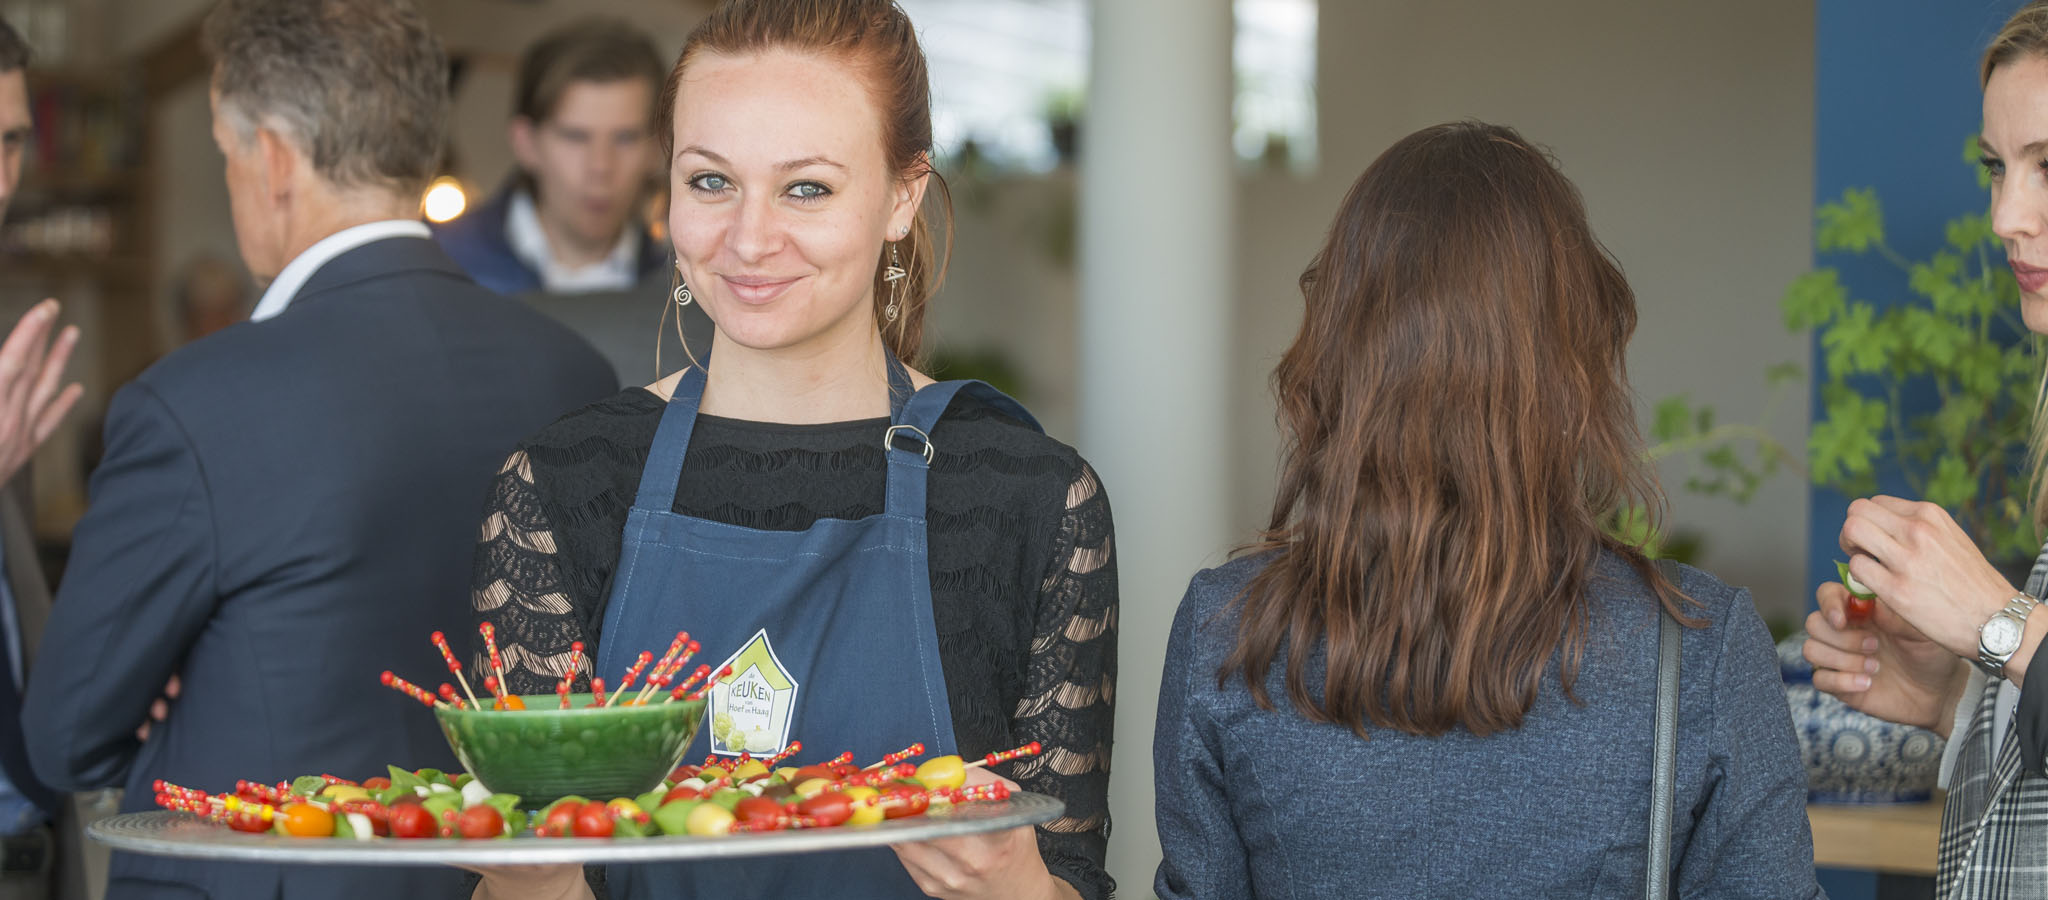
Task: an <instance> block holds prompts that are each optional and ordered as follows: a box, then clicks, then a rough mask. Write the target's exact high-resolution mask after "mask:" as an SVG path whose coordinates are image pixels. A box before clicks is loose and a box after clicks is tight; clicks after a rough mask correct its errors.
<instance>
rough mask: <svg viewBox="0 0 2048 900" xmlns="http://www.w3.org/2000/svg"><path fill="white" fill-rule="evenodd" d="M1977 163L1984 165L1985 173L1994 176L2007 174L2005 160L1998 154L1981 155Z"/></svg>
mask: <svg viewBox="0 0 2048 900" xmlns="http://www.w3.org/2000/svg"><path fill="white" fill-rule="evenodd" d="M1977 163H1978V164H1979V165H1981V166H1983V167H1984V173H1985V174H1987V175H1990V176H1991V177H1993V178H1999V177H2002V176H2004V175H2005V160H2002V159H1999V158H1998V157H1996V156H1985V157H1981V158H1979V159H1978V160H1977Z"/></svg>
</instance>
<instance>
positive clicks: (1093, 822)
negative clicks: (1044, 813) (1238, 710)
mask: <svg viewBox="0 0 2048 900" xmlns="http://www.w3.org/2000/svg"><path fill="white" fill-rule="evenodd" d="M1115 546H1116V542H1115V535H1114V533H1113V528H1112V525H1111V523H1110V515H1109V497H1108V496H1107V495H1106V494H1105V493H1104V492H1103V489H1102V483H1101V481H1099V480H1097V478H1096V477H1095V471H1094V470H1093V469H1091V468H1089V467H1088V466H1087V465H1086V464H1083V465H1082V467H1081V471H1080V473H1079V474H1078V475H1077V476H1076V477H1075V478H1074V480H1073V482H1072V483H1071V484H1070V485H1068V487H1067V497H1066V510H1065V513H1064V514H1063V515H1062V516H1061V518H1060V525H1059V532H1058V534H1057V535H1056V537H1055V538H1054V541H1053V553H1052V559H1051V561H1050V565H1049V567H1048V569H1047V570H1046V572H1045V574H1044V581H1043V582H1042V583H1041V584H1040V586H1039V590H1038V615H1037V622H1036V625H1035V627H1034V629H1033V637H1032V643H1031V662H1030V675H1029V677H1028V681H1027V683H1026V685H1025V694H1024V698H1023V700H1022V701H1021V702H1019V704H1018V706H1017V710H1016V714H1015V717H1014V718H1015V722H1014V728H1015V730H1016V733H1017V735H1018V736H1019V738H1020V743H1021V742H1023V741H1034V740H1035V741H1038V742H1040V743H1041V744H1043V745H1044V752H1043V753H1042V754H1040V755H1039V756H1037V757H1034V758H1031V759H1027V760H1022V761H1020V762H1021V765H1018V766H1017V767H1016V768H1015V769H1014V770H1013V772H1012V777H1013V778H1015V779H1016V781H1017V783H1018V784H1019V785H1020V786H1022V787H1023V788H1024V789H1025V790H1027V791H1034V792H1037V793H1041V794H1047V795H1050V796H1053V797H1058V798H1060V799H1061V800H1062V801H1065V803H1066V805H1067V810H1066V814H1065V815H1064V816H1062V817H1061V818H1058V819H1054V820H1053V821H1051V822H1047V823H1045V824H1044V825H1041V826H1039V831H1038V848H1039V853H1040V854H1041V855H1043V856H1044V857H1045V864H1046V867H1047V868H1048V869H1050V870H1051V871H1052V873H1053V874H1054V875H1057V876H1059V877H1060V878H1063V879H1065V880H1066V881H1068V882H1069V883H1071V884H1073V886H1074V889H1075V890H1076V891H1078V892H1080V894H1081V896H1082V897H1084V898H1106V897H1108V896H1110V893H1111V891H1113V890H1114V888H1115V884H1114V882H1112V881H1111V879H1110V877H1109V873H1108V872H1107V871H1106V870H1105V869H1104V868H1103V857H1104V854H1105V852H1106V851H1107V849H1108V845H1109V748H1110V729H1111V726H1112V725H1113V724H1114V719H1115V712H1116V707H1115V703H1116V619H1117V588H1116V551H1115Z"/></svg>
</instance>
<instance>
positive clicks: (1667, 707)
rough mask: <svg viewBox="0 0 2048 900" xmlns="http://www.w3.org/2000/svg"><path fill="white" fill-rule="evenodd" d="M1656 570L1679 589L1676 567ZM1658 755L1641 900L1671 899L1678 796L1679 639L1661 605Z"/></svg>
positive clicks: (1661, 564)
mask: <svg viewBox="0 0 2048 900" xmlns="http://www.w3.org/2000/svg"><path fill="white" fill-rule="evenodd" d="M1657 566H1658V568H1659V569H1660V570H1662V572H1663V573H1664V577H1665V578H1666V579H1667V580H1669V581H1670V582H1671V584H1672V586H1673V587H1676V586H1677V585H1678V577H1679V571H1678V564H1677V563H1674V562H1672V561H1671V560H1668V559H1660V560H1658V561H1657ZM1657 621H1658V623H1659V625H1660V626H1661V627H1660V628H1659V630H1658V634H1657V755H1656V764H1655V766H1654V768H1653V769H1652V775H1651V781H1650V849H1649V865H1648V877H1647V878H1646V879H1645V880H1644V886H1643V896H1644V897H1645V898H1647V900H1667V898H1669V897H1670V896H1671V813H1672V806H1673V804H1674V802H1675V801H1674V799H1673V798H1674V797H1675V795H1676V794H1677V793H1678V662H1679V656H1680V650H1679V639H1680V637H1681V633H1680V629H1679V625H1678V620H1677V619H1674V618H1672V617H1671V614H1670V613H1669V612H1667V611H1665V609H1664V608H1663V606H1662V605H1661V604H1659V605H1658V607H1657Z"/></svg>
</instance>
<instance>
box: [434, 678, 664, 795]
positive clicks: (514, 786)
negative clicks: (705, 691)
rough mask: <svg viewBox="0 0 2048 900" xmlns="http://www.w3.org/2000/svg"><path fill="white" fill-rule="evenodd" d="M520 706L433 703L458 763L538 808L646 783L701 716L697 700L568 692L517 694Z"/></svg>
mask: <svg viewBox="0 0 2048 900" xmlns="http://www.w3.org/2000/svg"><path fill="white" fill-rule="evenodd" d="M521 699H523V700H524V701H526V708H525V709H523V710H517V711H508V712H497V711H494V710H479V709H452V708H441V707H436V708H435V709H434V716H435V717H436V718H438V719H440V721H441V733H442V734H443V735H445V736H447V738H448V746H450V747H452V748H454V750H455V756H456V758H457V759H460V760H461V761H462V765H463V767H464V768H466V769H468V770H469V773H470V774H471V775H474V776H476V778H477V780H478V781H481V782H483V784H484V787H487V788H490V789H491V791H492V792H494V793H512V794H518V795H519V802H520V805H521V806H525V807H529V808H534V809H538V808H540V807H541V806H545V805H547V804H549V803H553V802H554V801H556V800H558V799H560V798H562V797H566V796H569V795H570V794H576V795H579V796H582V797H587V798H590V799H592V800H610V799H612V798H613V797H633V796H637V795H639V794H643V793H646V792H647V791H650V790H653V789H654V786H655V785H657V784H659V783H661V779H662V778H663V777H664V776H666V775H668V773H669V772H671V771H673V770H674V769H675V767H676V764H677V763H679V762H681V761H682V758H683V753H684V752H685V751H687V750H689V748H690V739H691V738H694V737H696V736H697V726H698V725H699V724H701V723H702V722H703V721H704V701H702V700H694V701H687V702H685V701H681V700H678V701H676V702H674V703H655V704H651V705H648V706H599V707H592V706H590V700H591V695H589V694H571V695H570V696H569V705H570V708H569V709H560V708H559V707H560V705H561V698H560V697H558V696H556V695H554V694H546V695H532V696H526V697H522V698H521Z"/></svg>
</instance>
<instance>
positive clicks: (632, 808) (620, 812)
mask: <svg viewBox="0 0 2048 900" xmlns="http://www.w3.org/2000/svg"><path fill="white" fill-rule="evenodd" d="M605 805H606V806H609V807H611V810H612V818H615V819H616V818H619V817H621V816H624V817H629V818H631V819H633V820H634V821H636V822H644V821H646V820H647V811H646V810H643V809H641V808H640V804H638V803H635V802H633V801H632V800H630V799H627V798H625V797H619V798H617V799H614V800H613V801H612V802H610V803H607V804H605Z"/></svg>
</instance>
